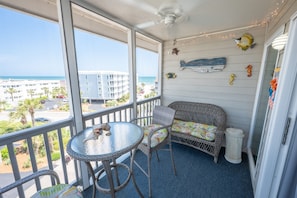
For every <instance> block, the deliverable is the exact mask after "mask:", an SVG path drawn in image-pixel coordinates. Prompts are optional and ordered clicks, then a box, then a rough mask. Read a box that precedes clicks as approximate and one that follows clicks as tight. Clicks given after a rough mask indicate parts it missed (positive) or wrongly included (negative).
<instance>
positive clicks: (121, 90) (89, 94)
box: [78, 71, 129, 100]
mask: <svg viewBox="0 0 297 198" xmlns="http://www.w3.org/2000/svg"><path fill="white" fill-rule="evenodd" d="M78 73H79V84H80V91H81V98H82V99H88V100H116V99H119V98H121V97H122V96H123V95H125V94H127V93H129V74H128V73H125V72H113V71H79V72H78Z"/></svg>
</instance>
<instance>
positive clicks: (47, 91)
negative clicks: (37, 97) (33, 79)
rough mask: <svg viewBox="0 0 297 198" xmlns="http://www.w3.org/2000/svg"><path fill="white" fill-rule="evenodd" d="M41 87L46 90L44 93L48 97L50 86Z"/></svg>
mask: <svg viewBox="0 0 297 198" xmlns="http://www.w3.org/2000/svg"><path fill="white" fill-rule="evenodd" d="M41 89H42V90H43V91H44V95H45V96H46V97H47V98H48V94H49V88H48V87H42V88H41Z"/></svg>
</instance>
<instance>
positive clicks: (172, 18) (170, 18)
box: [164, 14, 176, 25]
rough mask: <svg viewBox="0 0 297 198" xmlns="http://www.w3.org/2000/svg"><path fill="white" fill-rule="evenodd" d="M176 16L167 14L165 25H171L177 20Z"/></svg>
mask: <svg viewBox="0 0 297 198" xmlns="http://www.w3.org/2000/svg"><path fill="white" fill-rule="evenodd" d="M175 19H176V16H175V15H174V14H170V15H167V16H166V17H165V18H164V23H165V25H171V24H173V23H174V22H175Z"/></svg>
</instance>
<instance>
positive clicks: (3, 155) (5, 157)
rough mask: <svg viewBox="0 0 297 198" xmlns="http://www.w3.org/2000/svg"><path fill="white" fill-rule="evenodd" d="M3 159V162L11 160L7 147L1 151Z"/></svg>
mask: <svg viewBox="0 0 297 198" xmlns="http://www.w3.org/2000/svg"><path fill="white" fill-rule="evenodd" d="M1 157H2V159H3V160H6V159H8V158H9V154H8V149H7V147H5V148H3V149H2V150H1Z"/></svg>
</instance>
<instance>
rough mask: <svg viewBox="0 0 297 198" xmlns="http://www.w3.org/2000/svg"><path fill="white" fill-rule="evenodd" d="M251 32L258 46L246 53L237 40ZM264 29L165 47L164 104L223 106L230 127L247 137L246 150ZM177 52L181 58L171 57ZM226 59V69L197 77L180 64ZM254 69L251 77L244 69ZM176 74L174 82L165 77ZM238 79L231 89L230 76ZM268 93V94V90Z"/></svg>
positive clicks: (171, 43)
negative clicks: (237, 43)
mask: <svg viewBox="0 0 297 198" xmlns="http://www.w3.org/2000/svg"><path fill="white" fill-rule="evenodd" d="M245 32H248V33H250V34H252V35H253V36H254V40H255V43H256V44H257V45H256V46H255V47H254V48H253V49H248V50H246V51H243V50H241V49H240V48H238V47H237V46H236V43H235V41H234V39H235V38H238V37H240V36H241V35H242V34H243V33H245ZM264 41H265V29H264V28H262V27H258V28H256V29H250V30H246V31H241V32H229V33H225V34H221V35H213V36H209V37H200V38H193V39H189V40H183V41H177V42H176V43H175V44H174V43H173V42H172V41H168V42H165V44H164V52H163V53H164V59H163V66H164V67H163V68H164V70H163V74H162V77H163V104H164V105H168V104H169V103H171V102H173V101H178V100H182V101H192V102H203V103H211V104H216V105H219V106H221V107H222V108H223V109H224V110H225V111H226V113H227V116H228V121H227V122H228V123H227V126H228V127H234V128H240V129H242V130H243V131H244V133H245V138H244V144H243V147H244V148H245V147H246V141H247V138H248V133H249V128H250V122H251V116H252V111H253V105H254V100H255V92H256V87H257V81H258V75H259V71H260V66H261V60H262V54H263V46H264ZM173 48H178V50H180V51H179V54H178V55H175V54H172V53H171V51H172V49H173ZM217 57H226V59H227V63H226V67H225V69H224V70H223V71H221V72H213V73H198V72H195V71H193V70H191V69H184V70H180V60H184V61H186V62H188V61H191V60H195V59H203V58H207V59H211V58H217ZM249 64H251V65H252V66H253V72H252V76H251V77H248V76H247V71H246V69H245V67H246V66H247V65H249ZM168 72H173V73H175V74H176V75H177V77H176V78H175V79H172V78H171V79H167V78H166V73H168ZM232 73H234V74H235V75H236V79H235V81H234V83H233V85H229V77H230V74H232ZM267 91H268V90H267Z"/></svg>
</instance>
